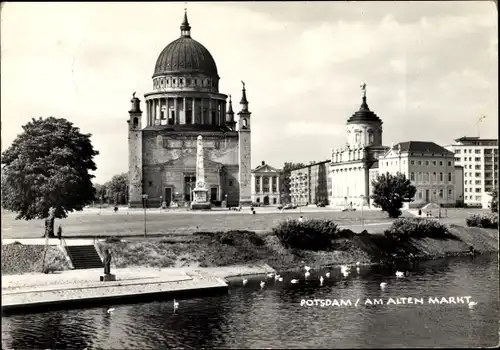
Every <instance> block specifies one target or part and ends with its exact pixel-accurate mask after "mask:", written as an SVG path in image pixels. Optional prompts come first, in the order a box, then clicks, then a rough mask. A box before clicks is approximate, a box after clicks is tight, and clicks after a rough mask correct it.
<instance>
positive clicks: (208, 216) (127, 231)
mask: <svg viewBox="0 0 500 350" xmlns="http://www.w3.org/2000/svg"><path fill="white" fill-rule="evenodd" d="M301 215H302V216H304V217H305V218H308V219H333V220H335V221H336V222H337V223H338V224H339V225H344V226H345V225H360V223H361V213H360V212H333V211H324V212H310V213H299V212H286V211H285V212H283V213H257V214H255V215H252V214H250V213H249V211H248V212H245V213H244V212H238V213H235V212H232V213H231V212H213V213H179V214H175V213H159V212H156V213H148V214H147V218H146V228H147V233H148V234H189V233H192V232H195V231H227V230H255V231H260V230H270V229H271V228H272V227H274V226H276V225H277V224H278V223H279V222H280V221H282V220H286V219H287V218H295V219H297V218H298V217H299V216H301ZM405 215H409V214H405ZM363 217H364V223H365V224H369V223H377V222H387V221H390V219H389V218H388V217H387V214H386V213H384V212H382V211H379V210H376V211H365V212H364V213H363ZM55 225H56V227H55V229H56V230H57V226H58V225H61V226H62V229H63V236H65V237H68V236H69V237H78V236H95V235H99V236H127V235H141V234H143V233H144V216H143V214H142V212H134V213H131V214H129V215H127V214H126V212H125V211H121V212H120V211H118V212H117V213H112V212H108V213H106V214H102V215H99V214H98V213H72V214H70V215H69V216H68V217H67V218H66V219H62V220H56V223H55ZM43 232H44V221H43V220H30V221H25V220H14V214H12V213H5V212H3V214H2V238H39V237H42V235H43Z"/></svg>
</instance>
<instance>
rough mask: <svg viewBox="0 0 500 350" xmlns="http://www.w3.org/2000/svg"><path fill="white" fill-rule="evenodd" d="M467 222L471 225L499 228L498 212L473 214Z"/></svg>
mask: <svg viewBox="0 0 500 350" xmlns="http://www.w3.org/2000/svg"><path fill="white" fill-rule="evenodd" d="M465 223H466V224H467V226H469V227H483V228H498V213H491V214H472V215H471V216H469V217H468V218H467V219H466V220H465Z"/></svg>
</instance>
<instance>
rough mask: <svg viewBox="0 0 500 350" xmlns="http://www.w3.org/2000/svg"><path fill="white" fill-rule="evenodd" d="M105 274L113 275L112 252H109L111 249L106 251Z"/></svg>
mask: <svg viewBox="0 0 500 350" xmlns="http://www.w3.org/2000/svg"><path fill="white" fill-rule="evenodd" d="M104 274H105V275H110V274H111V252H110V251H109V249H106V250H105V251H104Z"/></svg>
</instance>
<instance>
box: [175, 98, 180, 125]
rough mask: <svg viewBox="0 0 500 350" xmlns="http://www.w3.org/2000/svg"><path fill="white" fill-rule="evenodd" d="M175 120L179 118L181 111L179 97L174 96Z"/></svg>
mask: <svg viewBox="0 0 500 350" xmlns="http://www.w3.org/2000/svg"><path fill="white" fill-rule="evenodd" d="M174 111H175V112H174V120H177V119H178V118H179V116H178V115H177V114H179V111H178V110H177V97H174Z"/></svg>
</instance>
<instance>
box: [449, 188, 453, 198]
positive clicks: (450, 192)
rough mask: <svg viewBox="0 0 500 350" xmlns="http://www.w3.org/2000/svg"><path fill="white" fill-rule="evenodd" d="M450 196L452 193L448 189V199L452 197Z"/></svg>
mask: <svg viewBox="0 0 500 350" xmlns="http://www.w3.org/2000/svg"><path fill="white" fill-rule="evenodd" d="M452 194H453V191H452V190H451V188H450V189H448V198H452V197H453V196H452Z"/></svg>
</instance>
